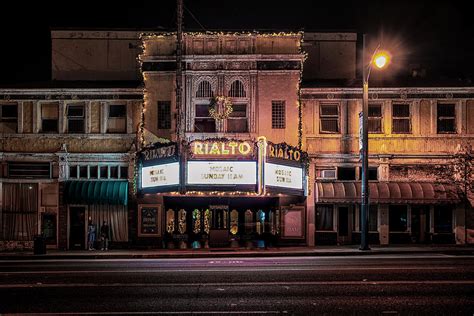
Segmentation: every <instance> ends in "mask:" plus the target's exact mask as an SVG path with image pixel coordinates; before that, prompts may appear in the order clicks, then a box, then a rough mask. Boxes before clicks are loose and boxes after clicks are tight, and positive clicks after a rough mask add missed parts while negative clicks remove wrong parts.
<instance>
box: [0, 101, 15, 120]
mask: <svg viewBox="0 0 474 316" xmlns="http://www.w3.org/2000/svg"><path fill="white" fill-rule="evenodd" d="M1 110H2V112H1V114H2V119H3V120H4V119H15V121H16V119H17V118H18V110H17V106H16V104H8V105H6V104H5V105H2V106H1Z"/></svg>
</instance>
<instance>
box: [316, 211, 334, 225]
mask: <svg viewBox="0 0 474 316" xmlns="http://www.w3.org/2000/svg"><path fill="white" fill-rule="evenodd" d="M333 212H334V208H333V206H332V205H318V206H317V209H316V230H322V231H324V230H326V231H333V230H334V227H333Z"/></svg>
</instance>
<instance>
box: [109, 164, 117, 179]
mask: <svg viewBox="0 0 474 316" xmlns="http://www.w3.org/2000/svg"><path fill="white" fill-rule="evenodd" d="M110 179H118V166H111V167H110Z"/></svg>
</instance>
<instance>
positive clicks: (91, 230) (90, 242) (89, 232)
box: [87, 220, 97, 250]
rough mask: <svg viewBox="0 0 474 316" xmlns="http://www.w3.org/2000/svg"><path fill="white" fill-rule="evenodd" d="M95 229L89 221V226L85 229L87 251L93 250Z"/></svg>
mask: <svg viewBox="0 0 474 316" xmlns="http://www.w3.org/2000/svg"><path fill="white" fill-rule="evenodd" d="M96 231H97V228H96V227H95V224H94V222H93V221H92V220H90V221H89V226H88V227H87V241H88V246H89V250H95V248H94V244H95V235H96Z"/></svg>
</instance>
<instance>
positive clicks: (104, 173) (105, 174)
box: [100, 166, 109, 179]
mask: <svg viewBox="0 0 474 316" xmlns="http://www.w3.org/2000/svg"><path fill="white" fill-rule="evenodd" d="M100 178H101V179H108V178H109V173H108V168H107V166H100Z"/></svg>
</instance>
